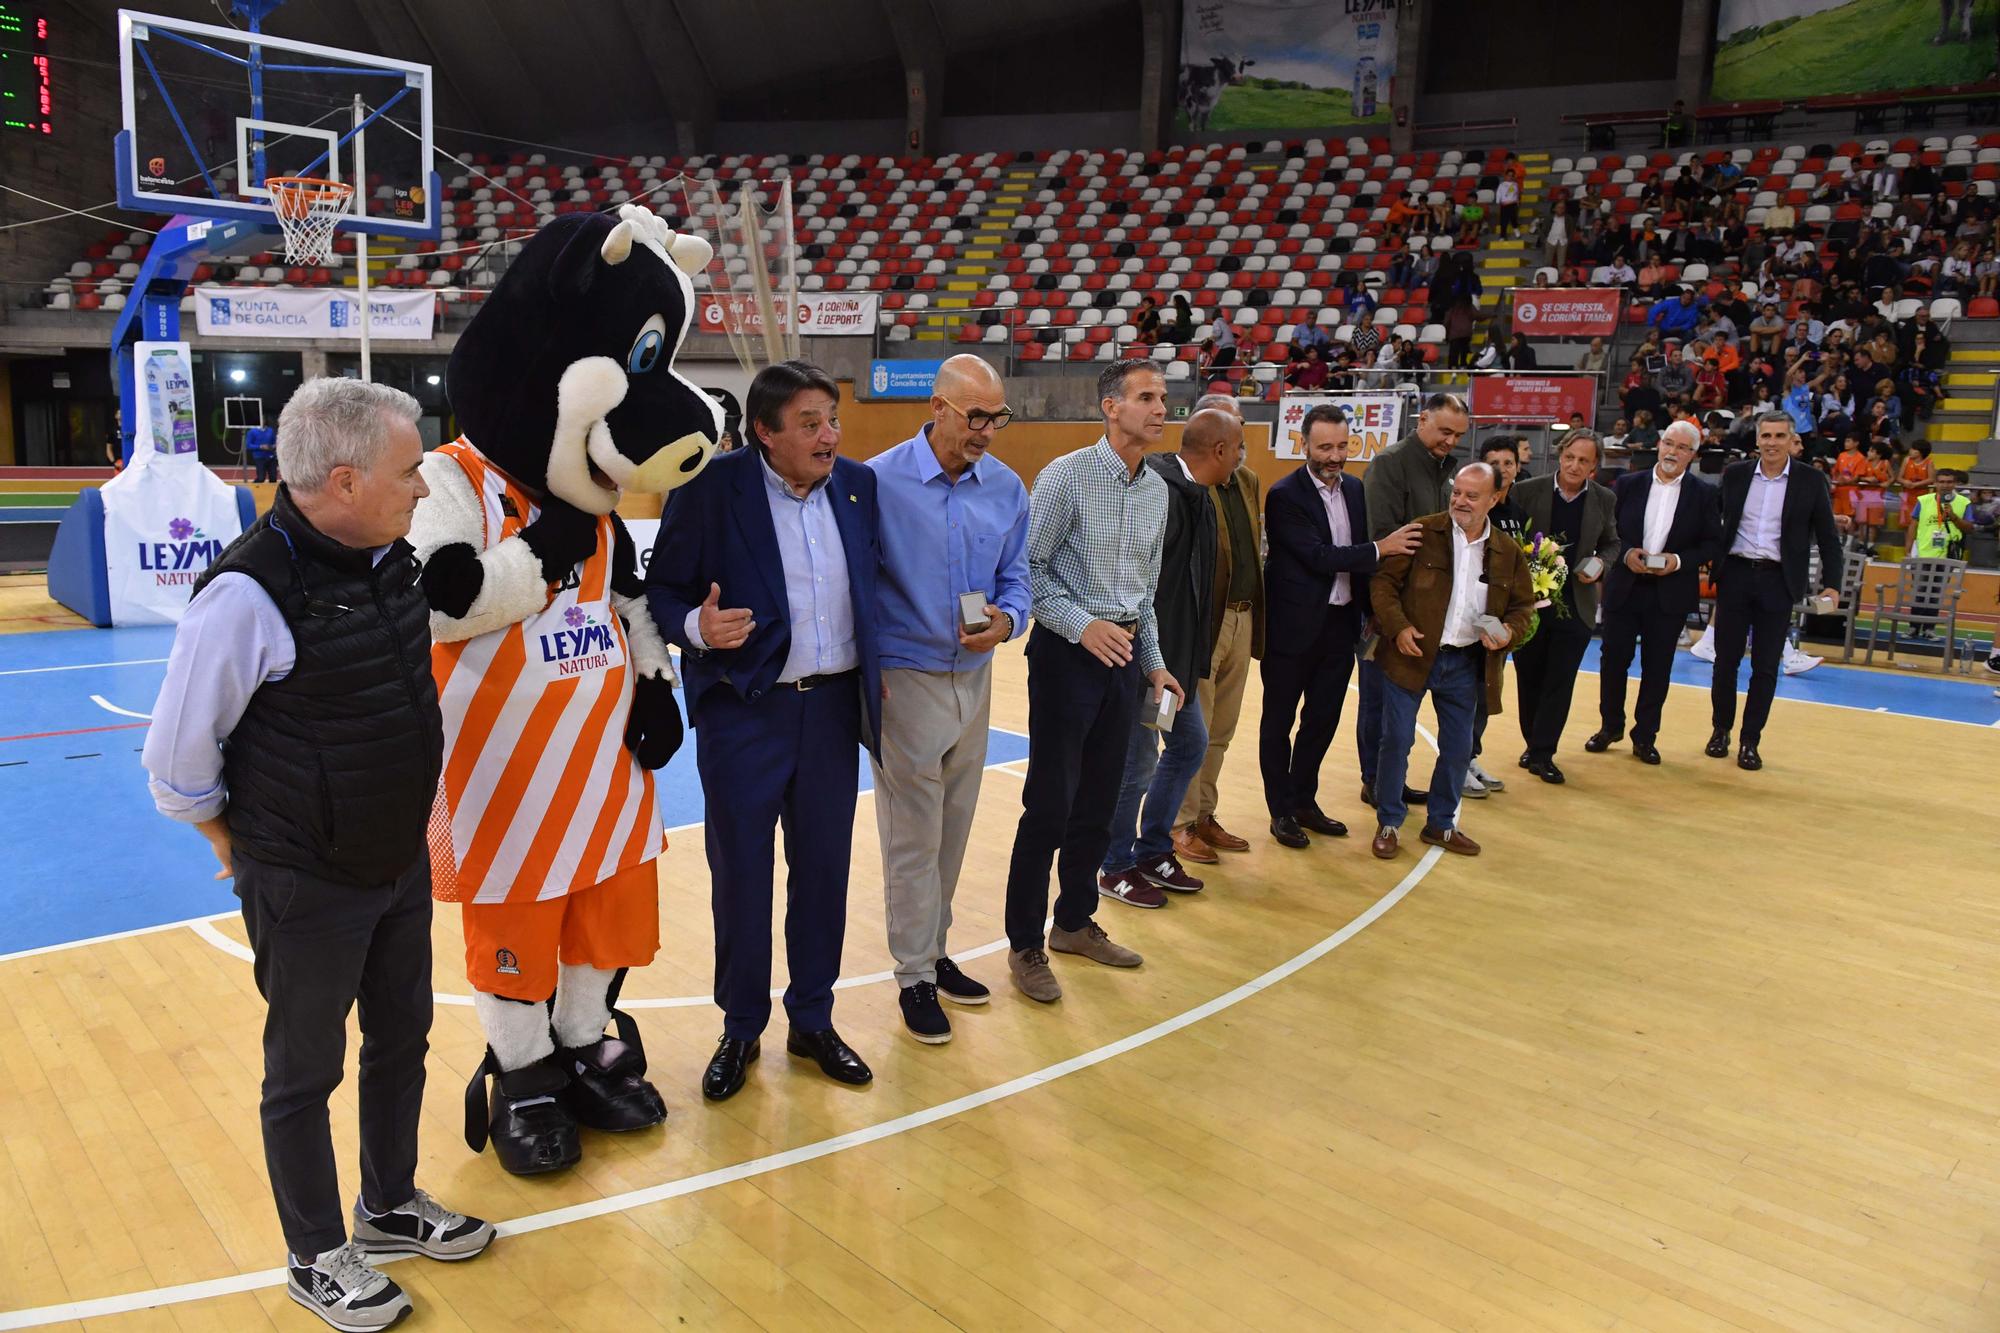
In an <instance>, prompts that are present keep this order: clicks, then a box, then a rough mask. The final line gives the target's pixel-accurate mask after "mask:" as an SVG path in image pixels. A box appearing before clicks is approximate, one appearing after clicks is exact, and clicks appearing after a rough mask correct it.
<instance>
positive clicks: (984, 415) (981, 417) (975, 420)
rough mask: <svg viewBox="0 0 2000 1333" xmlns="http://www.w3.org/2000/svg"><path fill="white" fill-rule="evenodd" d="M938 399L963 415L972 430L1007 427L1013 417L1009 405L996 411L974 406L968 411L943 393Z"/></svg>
mask: <svg viewBox="0 0 2000 1333" xmlns="http://www.w3.org/2000/svg"><path fill="white" fill-rule="evenodd" d="M938 401H939V402H941V403H943V404H944V405H945V406H946V407H948V408H950V409H951V410H952V411H954V412H956V413H958V414H959V415H960V416H962V417H964V418H965V424H966V425H967V426H970V427H971V428H972V429H973V430H985V429H986V428H987V427H988V426H991V427H992V428H993V429H994V430H1005V429H1007V423H1008V422H1010V421H1012V420H1013V419H1014V409H1013V408H1011V407H1003V408H1001V409H1000V410H999V411H998V412H989V411H987V410H986V409H985V408H983V407H975V408H973V409H972V410H971V411H970V412H968V411H966V410H965V409H964V408H962V407H960V406H959V405H958V404H957V403H954V402H953V401H951V399H949V398H947V397H945V396H944V395H943V394H939V395H938Z"/></svg>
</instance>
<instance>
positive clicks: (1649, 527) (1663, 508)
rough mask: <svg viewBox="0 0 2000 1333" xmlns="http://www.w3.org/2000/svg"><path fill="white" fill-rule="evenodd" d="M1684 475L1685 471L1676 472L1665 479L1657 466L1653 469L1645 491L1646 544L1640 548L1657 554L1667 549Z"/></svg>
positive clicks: (1679, 501) (1685, 474)
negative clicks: (1651, 484)
mask: <svg viewBox="0 0 2000 1333" xmlns="http://www.w3.org/2000/svg"><path fill="white" fill-rule="evenodd" d="M1686 476H1687V473H1686V472H1680V473H1676V474H1675V476H1674V479H1673V480H1672V481H1667V480H1666V479H1665V478H1663V477H1661V476H1660V470H1659V469H1658V468H1654V469H1653V488H1652V489H1651V490H1649V491H1647V492H1646V527H1645V542H1646V544H1645V545H1644V546H1643V547H1642V548H1641V549H1642V550H1646V551H1650V552H1652V553H1653V554H1655V555H1657V554H1659V553H1660V552H1661V551H1664V550H1666V549H1667V534H1668V533H1669V532H1671V531H1673V527H1674V511H1675V510H1676V509H1678V508H1679V507H1680V503H1681V481H1682V479H1683V478H1685V477H1686Z"/></svg>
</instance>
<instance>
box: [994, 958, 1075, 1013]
mask: <svg viewBox="0 0 2000 1333" xmlns="http://www.w3.org/2000/svg"><path fill="white" fill-rule="evenodd" d="M1007 975H1008V976H1010V977H1012V978H1013V979H1014V985H1015V988H1016V989H1018V990H1019V991H1020V992H1021V994H1023V995H1025V996H1027V997H1028V998H1029V999H1031V1000H1040V1001H1041V1002H1042V1003H1043V1004H1054V1003H1055V1002H1056V1001H1057V1000H1060V999H1061V998H1062V983H1060V982H1058V981H1057V980H1056V974H1055V972H1054V970H1053V969H1051V968H1050V967H1049V956H1048V955H1047V954H1046V953H1044V952H1042V951H1041V950H1040V949H1015V950H1012V951H1011V952H1009V953H1008V955H1007Z"/></svg>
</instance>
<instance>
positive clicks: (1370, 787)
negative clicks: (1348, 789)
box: [1361, 782, 1375, 810]
mask: <svg viewBox="0 0 2000 1333" xmlns="http://www.w3.org/2000/svg"><path fill="white" fill-rule="evenodd" d="M1361 804H1363V805H1365V806H1367V807H1368V808H1369V809H1370V810H1373V809H1374V808H1375V784H1374V783H1372V782H1364V783H1362V784H1361Z"/></svg>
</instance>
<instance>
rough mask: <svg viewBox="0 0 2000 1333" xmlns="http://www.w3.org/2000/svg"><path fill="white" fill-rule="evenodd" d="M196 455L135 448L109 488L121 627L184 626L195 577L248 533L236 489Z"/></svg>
mask: <svg viewBox="0 0 2000 1333" xmlns="http://www.w3.org/2000/svg"><path fill="white" fill-rule="evenodd" d="M192 457H193V456H192V455H189V456H188V459H189V461H185V462H182V461H177V460H176V458H175V456H173V455H169V454H164V453H151V452H139V451H135V452H134V453H133V456H132V462H131V465H130V466H128V467H127V468H126V469H125V470H124V471H123V472H121V473H119V474H118V475H117V476H115V477H113V478H112V479H111V480H110V481H107V482H105V483H104V486H103V493H104V568H105V573H106V575H107V576H108V578H109V580H110V591H111V623H112V624H114V625H173V624H178V623H179V621H180V618H181V613H182V612H183V611H185V610H187V604H188V598H189V597H190V596H191V595H192V594H193V592H194V584H195V580H196V579H198V578H200V577H201V576H202V573H203V572H204V571H205V570H207V568H208V567H209V566H210V565H212V564H214V563H215V560H216V557H217V556H219V555H221V554H222V548H223V547H225V546H227V545H229V543H230V542H232V541H234V540H235V539H236V538H237V537H239V536H241V535H242V532H243V523H242V519H241V518H240V516H239V514H238V511H237V508H236V492H235V489H234V488H233V487H231V486H229V485H227V484H226V483H224V482H223V481H222V479H221V478H219V477H217V476H216V475H215V474H214V473H213V472H210V471H209V470H208V469H207V468H205V467H203V466H201V464H200V463H198V462H194V461H192Z"/></svg>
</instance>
